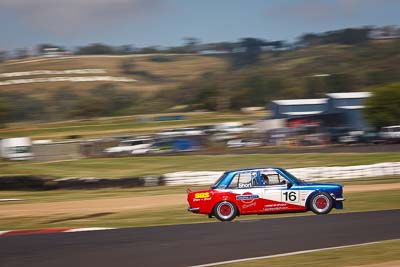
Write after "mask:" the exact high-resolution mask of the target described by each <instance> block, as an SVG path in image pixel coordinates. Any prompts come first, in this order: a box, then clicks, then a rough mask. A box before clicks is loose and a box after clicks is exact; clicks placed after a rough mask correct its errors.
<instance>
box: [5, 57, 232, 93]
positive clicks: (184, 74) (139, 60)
mask: <svg viewBox="0 0 400 267" xmlns="http://www.w3.org/2000/svg"><path fill="white" fill-rule="evenodd" d="M225 68H226V62H225V61H224V60H222V59H220V58H217V57H204V56H195V55H184V56H183V55H162V56H160V55H129V56H68V57H60V58H32V59H31V58H29V59H24V60H15V61H8V62H5V63H2V64H1V65H0V72H1V73H10V72H23V71H34V70H73V69H104V70H105V71H106V73H104V74H96V75H93V74H86V75H65V74H64V75H31V76H29V75H27V76H23V77H12V78H4V77H0V81H5V80H10V79H29V78H41V77H54V76H97V75H107V76H117V77H126V78H132V79H135V80H137V82H117V83H116V85H117V86H118V87H119V88H122V89H126V90H132V91H138V92H141V93H144V94H147V93H149V92H154V91H158V90H162V89H169V88H175V87H176V86H177V85H179V84H180V83H182V82H184V81H188V80H192V79H196V78H198V77H200V76H201V75H202V74H204V73H205V72H208V71H214V72H218V71H222V70H224V69H225ZM102 83H104V82H74V83H72V82H47V83H30V84H23V85H21V84H20V85H3V86H0V92H5V91H19V92H24V93H26V94H29V95H32V96H35V97H39V98H41V99H46V98H47V97H48V95H49V94H51V93H53V92H54V91H55V90H58V89H59V88H62V87H65V86H68V87H70V88H72V89H74V90H76V92H79V93H81V94H84V92H85V90H87V89H91V88H94V87H95V86H97V85H99V84H102ZM107 83H108V82H107Z"/></svg>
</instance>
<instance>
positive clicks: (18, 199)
mask: <svg viewBox="0 0 400 267" xmlns="http://www.w3.org/2000/svg"><path fill="white" fill-rule="evenodd" d="M22 200H23V199H22V198H0V202H10V201H22Z"/></svg>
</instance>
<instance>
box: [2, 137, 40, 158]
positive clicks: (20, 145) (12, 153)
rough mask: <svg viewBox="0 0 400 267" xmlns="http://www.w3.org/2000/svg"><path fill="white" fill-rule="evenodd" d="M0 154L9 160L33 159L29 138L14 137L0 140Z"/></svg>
mask: <svg viewBox="0 0 400 267" xmlns="http://www.w3.org/2000/svg"><path fill="white" fill-rule="evenodd" d="M0 156H1V157H2V158H5V159H9V160H30V159H33V152H32V142H31V139H30V138H29V137H15V138H5V139H2V140H0Z"/></svg>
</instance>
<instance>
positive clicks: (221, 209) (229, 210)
mask: <svg viewBox="0 0 400 267" xmlns="http://www.w3.org/2000/svg"><path fill="white" fill-rule="evenodd" d="M214 215H215V217H217V219H218V220H220V221H232V220H233V219H234V218H235V217H236V215H237V209H236V206H235V204H233V203H232V202H229V201H222V202H220V203H218V204H217V205H216V206H215V208H214Z"/></svg>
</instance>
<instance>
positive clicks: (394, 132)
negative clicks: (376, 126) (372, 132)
mask: <svg viewBox="0 0 400 267" xmlns="http://www.w3.org/2000/svg"><path fill="white" fill-rule="evenodd" d="M380 136H381V137H382V138H383V139H384V140H385V141H387V142H391V143H393V142H400V125H394V126H387V127H382V129H381V131H380Z"/></svg>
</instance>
